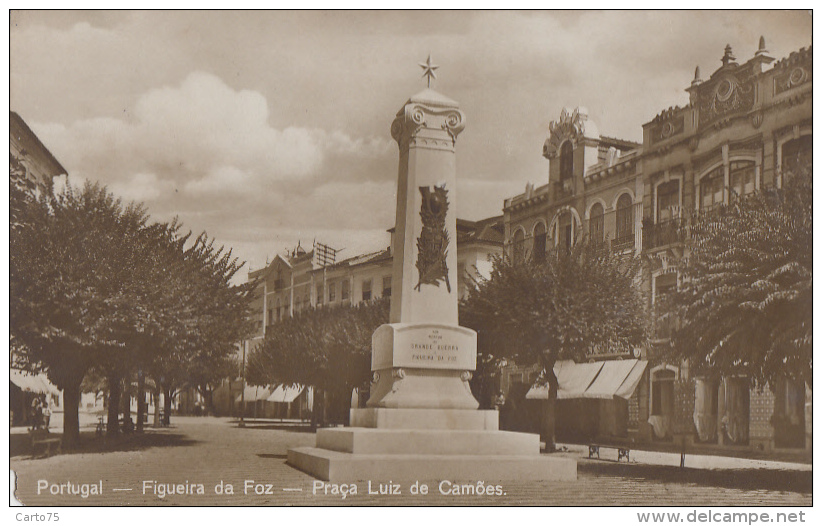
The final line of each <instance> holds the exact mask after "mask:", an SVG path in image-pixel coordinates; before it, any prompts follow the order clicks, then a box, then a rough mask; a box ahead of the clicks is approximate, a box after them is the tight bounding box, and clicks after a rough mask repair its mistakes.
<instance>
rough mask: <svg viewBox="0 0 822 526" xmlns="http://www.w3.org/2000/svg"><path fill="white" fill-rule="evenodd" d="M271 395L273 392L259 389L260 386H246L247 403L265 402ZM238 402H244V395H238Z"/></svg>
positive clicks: (263, 388)
mask: <svg viewBox="0 0 822 526" xmlns="http://www.w3.org/2000/svg"><path fill="white" fill-rule="evenodd" d="M270 395H271V391H269V390H268V388H267V387H259V386H253V387H252V386H250V385H247V386H245V401H246V402H256V401H258V400H265V399H266V398H268V397H269V396H270ZM236 401H237V402H242V401H243V394H239V395H237V399H236Z"/></svg>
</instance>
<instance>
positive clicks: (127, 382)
mask: <svg viewBox="0 0 822 526" xmlns="http://www.w3.org/2000/svg"><path fill="white" fill-rule="evenodd" d="M120 405H121V406H122V411H121V412H122V413H123V423H124V424H125V425H126V426H128V422H129V421H130V420H131V373H126V375H125V378H124V380H123V395H122V396H121V397H120Z"/></svg>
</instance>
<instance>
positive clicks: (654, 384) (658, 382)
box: [651, 369, 676, 417]
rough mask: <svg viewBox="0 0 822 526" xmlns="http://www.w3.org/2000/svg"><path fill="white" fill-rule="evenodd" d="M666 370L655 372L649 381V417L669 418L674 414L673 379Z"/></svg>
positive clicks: (673, 374)
mask: <svg viewBox="0 0 822 526" xmlns="http://www.w3.org/2000/svg"><path fill="white" fill-rule="evenodd" d="M675 377H676V373H674V372H673V371H670V370H668V369H662V370H659V371H656V372H655V373H654V375H653V380H652V381H651V415H654V416H666V417H671V416H673V413H674V378H675Z"/></svg>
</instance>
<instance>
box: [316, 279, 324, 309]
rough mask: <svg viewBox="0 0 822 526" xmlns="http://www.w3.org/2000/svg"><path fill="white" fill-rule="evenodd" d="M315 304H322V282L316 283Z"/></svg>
mask: <svg viewBox="0 0 822 526" xmlns="http://www.w3.org/2000/svg"><path fill="white" fill-rule="evenodd" d="M316 304H317V305H322V304H323V284H322V283H320V284H318V285H317V303H316Z"/></svg>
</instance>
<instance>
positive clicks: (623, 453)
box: [588, 444, 631, 462]
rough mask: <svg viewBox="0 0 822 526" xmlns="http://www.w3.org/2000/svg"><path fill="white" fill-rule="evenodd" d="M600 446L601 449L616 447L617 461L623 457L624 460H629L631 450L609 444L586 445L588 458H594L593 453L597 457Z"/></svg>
mask: <svg viewBox="0 0 822 526" xmlns="http://www.w3.org/2000/svg"><path fill="white" fill-rule="evenodd" d="M600 448H603V449H616V451H617V462H619V461H620V460H622V459H623V458H624V459H625V461H626V462H630V461H631V450H630V448H627V447H625V446H609V445H605V444H589V445H588V458H594V455H596V456H597V459H599V450H600Z"/></svg>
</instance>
